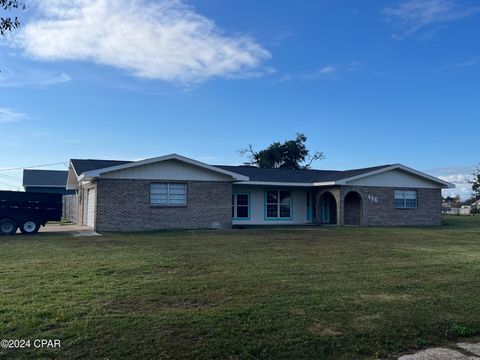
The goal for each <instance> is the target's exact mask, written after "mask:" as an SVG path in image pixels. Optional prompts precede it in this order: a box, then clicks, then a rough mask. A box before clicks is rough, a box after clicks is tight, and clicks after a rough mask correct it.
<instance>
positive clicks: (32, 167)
mask: <svg viewBox="0 0 480 360" xmlns="http://www.w3.org/2000/svg"><path fill="white" fill-rule="evenodd" d="M53 165H65V166H66V167H68V165H67V164H65V163H64V162H58V163H54V164H43V165H35V166H25V167H18V168H10V169H0V171H15V170H23V169H34V168H39V167H45V166H53Z"/></svg>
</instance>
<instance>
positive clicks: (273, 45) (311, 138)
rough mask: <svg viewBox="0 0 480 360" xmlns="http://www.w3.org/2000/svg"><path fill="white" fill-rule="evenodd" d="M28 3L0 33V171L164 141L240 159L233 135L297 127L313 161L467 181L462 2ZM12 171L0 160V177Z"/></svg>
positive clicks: (473, 159) (465, 14)
mask: <svg viewBox="0 0 480 360" xmlns="http://www.w3.org/2000/svg"><path fill="white" fill-rule="evenodd" d="M26 3H27V5H28V8H27V10H26V11H23V12H22V13H21V14H20V15H21V16H22V19H23V26H22V28H21V29H20V30H19V31H16V32H15V33H13V34H11V35H9V36H8V37H6V38H4V39H0V44H1V45H0V67H1V70H2V72H1V73H0V91H1V94H2V95H1V97H0V152H1V153H2V155H3V156H1V157H0V169H6V168H15V167H26V166H32V165H40V164H51V163H63V162H65V163H68V160H69V159H70V158H113V159H141V158H147V157H153V156H159V155H163V154H167V153H172V152H176V153H179V154H182V155H185V156H189V157H193V158H195V159H199V160H202V161H206V162H209V163H213V164H239V163H241V162H242V161H243V160H244V159H243V158H242V157H241V156H240V154H239V153H238V151H239V150H240V149H242V148H243V147H245V146H246V145H247V144H252V145H253V146H254V147H256V148H262V147H264V146H267V145H268V144H269V143H271V142H273V141H277V140H285V139H287V138H292V137H293V136H294V135H295V133H297V132H304V133H305V134H306V135H307V137H308V145H309V147H310V148H311V149H312V150H320V151H324V152H325V153H326V155H327V159H326V160H324V161H322V162H320V163H316V164H315V167H317V168H326V169H345V168H355V167H364V166H372V165H378V164H385V163H397V162H399V163H403V164H405V165H407V166H411V167H414V168H416V169H419V170H422V171H427V172H430V173H432V174H433V175H436V176H442V177H443V178H445V179H447V180H450V181H455V182H456V183H458V184H459V189H457V191H458V192H460V193H461V194H463V195H464V196H466V194H467V192H468V185H467V184H465V180H466V178H467V177H468V175H469V174H470V173H471V172H472V171H473V168H474V167H475V166H476V165H477V164H478V162H479V161H480V154H479V151H478V134H479V130H480V121H479V120H480V107H479V104H480V103H479V99H480V88H479V85H478V84H480V42H479V41H478V38H479V35H480V25H479V24H480V6H479V4H478V2H476V1H454V0H423V1H420V0H419V1H414V0H399V1H361V2H359V1H354V0H352V1H346V0H344V1H316V0H310V1H307V0H296V1H283V0H282V1H279V0H263V1H254V0H242V1H224V0H203V1H193V0H191V1H183V2H181V1H163V0H158V1H152V2H149V1H144V0H139V1H136V2H135V3H136V5H135V4H133V1H130V0H115V1H114V0H98V1H90V0H88V1H87V0H73V1H66V0H52V1H48V2H40V1H26ZM127 16H128V18H129V19H130V21H129V22H128V23H127V22H125V19H126V18H127ZM132 16H133V18H132ZM48 168H57V169H62V168H65V166H64V165H56V166H49V167H48ZM7 176H8V177H7ZM20 178H21V172H19V171H1V172H0V188H3V189H7V188H9V189H16V188H18V187H19V186H20V182H19V179H20Z"/></svg>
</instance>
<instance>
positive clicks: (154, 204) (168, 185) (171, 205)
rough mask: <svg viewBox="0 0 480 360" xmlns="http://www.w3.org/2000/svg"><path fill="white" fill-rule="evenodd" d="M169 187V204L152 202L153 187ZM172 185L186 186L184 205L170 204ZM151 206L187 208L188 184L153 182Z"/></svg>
mask: <svg viewBox="0 0 480 360" xmlns="http://www.w3.org/2000/svg"><path fill="white" fill-rule="evenodd" d="M156 184H158V185H167V203H166V204H160V203H154V202H152V185H156ZM170 185H183V186H185V202H184V203H182V204H171V203H170ZM149 196H150V206H165V207H185V206H187V198H188V185H187V184H186V183H181V182H179V183H169V182H152V183H150V194H149Z"/></svg>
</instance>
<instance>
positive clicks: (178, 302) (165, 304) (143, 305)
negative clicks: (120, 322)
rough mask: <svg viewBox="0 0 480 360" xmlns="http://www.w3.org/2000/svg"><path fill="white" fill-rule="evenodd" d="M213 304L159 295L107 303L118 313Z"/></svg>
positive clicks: (201, 306)
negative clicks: (150, 297)
mask: <svg viewBox="0 0 480 360" xmlns="http://www.w3.org/2000/svg"><path fill="white" fill-rule="evenodd" d="M214 306H215V304H213V303H211V302H207V301H205V300H197V299H195V300H194V299H173V298H167V297H159V298H155V299H143V298H123V299H116V300H114V301H112V302H111V303H110V304H109V305H108V309H109V310H112V311H113V312H120V313H141V314H149V313H156V312H158V311H162V310H169V309H175V310H206V309H210V308H212V307H214Z"/></svg>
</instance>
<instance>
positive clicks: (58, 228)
mask: <svg viewBox="0 0 480 360" xmlns="http://www.w3.org/2000/svg"><path fill="white" fill-rule="evenodd" d="M38 232H39V233H42V234H45V233H56V234H58V233H66V234H71V235H73V236H75V237H80V236H101V235H100V234H99V233H97V232H95V231H93V230H92V229H91V228H89V227H88V226H81V225H77V224H47V225H45V226H44V227H40V230H39V231H38Z"/></svg>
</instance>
